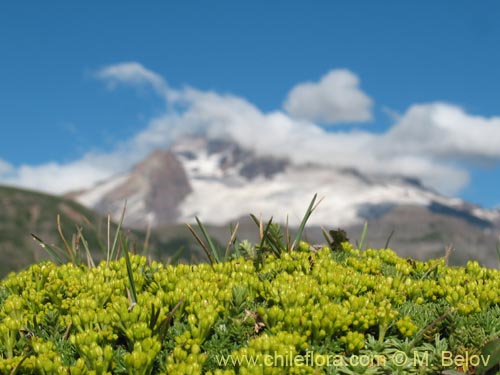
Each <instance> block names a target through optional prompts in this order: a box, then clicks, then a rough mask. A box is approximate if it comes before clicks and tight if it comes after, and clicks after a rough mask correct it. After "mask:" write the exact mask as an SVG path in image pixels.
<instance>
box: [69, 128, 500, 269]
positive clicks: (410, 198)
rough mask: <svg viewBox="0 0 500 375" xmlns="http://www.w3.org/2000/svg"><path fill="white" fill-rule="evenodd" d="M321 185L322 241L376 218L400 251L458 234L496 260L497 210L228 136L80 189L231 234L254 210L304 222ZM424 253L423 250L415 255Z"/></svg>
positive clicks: (131, 214)
mask: <svg viewBox="0 0 500 375" xmlns="http://www.w3.org/2000/svg"><path fill="white" fill-rule="evenodd" d="M159 176H160V177H161V178H160V177H159ZM315 193H317V194H318V196H319V197H323V198H324V199H323V200H322V202H321V204H320V205H319V206H318V208H317V210H316V211H315V212H314V213H313V215H312V216H311V217H310V220H309V223H308V224H309V228H310V229H309V232H310V233H316V235H315V240H317V241H321V240H322V236H321V233H320V231H319V229H318V228H320V227H321V226H324V227H327V228H337V227H342V228H347V229H349V231H350V232H352V233H353V234H357V233H359V231H360V228H361V227H362V225H363V223H364V222H365V221H368V222H369V223H370V228H371V233H372V236H373V237H372V238H373V239H374V244H377V245H378V246H383V245H384V244H385V240H386V239H387V236H389V234H390V233H391V231H392V230H395V233H396V234H395V235H394V236H393V241H394V242H393V244H401V245H402V246H403V248H402V249H401V252H402V253H405V252H406V251H408V252H409V254H408V255H413V256H416V257H417V258H426V257H429V256H431V255H432V256H436V254H438V253H439V254H441V253H442V251H444V247H445V246H446V245H448V243H449V242H454V243H455V245H456V246H457V247H464V248H465V247H466V248H467V249H466V250H464V253H463V254H461V255H460V257H459V258H460V259H461V260H464V259H467V258H469V257H471V256H473V257H474V253H475V254H476V256H475V258H477V259H483V258H484V259H488V260H487V262H488V263H489V264H492V263H493V261H494V258H492V257H491V256H490V255H488V256H484V257H483V255H482V254H485V253H486V252H487V251H488V252H490V253H491V254H493V256H494V243H495V240H496V238H497V237H496V236H497V235H498V231H499V228H500V211H498V210H496V211H495V210H485V209H482V208H480V207H477V206H474V205H471V204H468V203H466V202H464V201H462V200H460V199H456V198H449V197H444V196H442V195H440V194H438V193H436V192H434V191H432V190H429V189H427V188H425V187H424V186H422V185H421V184H420V183H419V182H418V181H415V180H413V179H409V178H406V177H403V176H381V175H366V174H362V173H360V172H359V171H356V170H352V169H339V168H334V167H332V166H325V165H320V164H307V165H298V164H293V163H291V162H290V161H289V160H286V159H280V158H276V157H274V156H265V155H256V154H255V153H253V152H252V151H249V150H246V149H244V148H242V147H241V146H239V145H238V144H236V143H234V142H230V141H225V140H217V139H216V140H209V139H206V138H202V137H193V138H185V139H181V140H179V141H178V142H177V143H175V144H173V145H172V147H171V148H170V149H169V150H168V151H157V152H155V153H154V154H152V155H151V156H150V157H148V158H147V159H146V160H144V161H143V162H141V163H140V164H139V165H138V166H136V167H135V168H133V170H131V171H130V172H129V173H126V174H123V175H121V176H116V177H114V178H111V179H110V180H108V181H105V182H103V183H102V184H101V185H99V186H97V187H95V188H94V189H90V190H88V191H86V192H82V193H79V194H76V195H75V196H74V197H75V199H76V200H77V201H79V202H80V203H82V204H84V205H86V206H88V207H91V208H93V209H96V210H98V211H100V212H102V213H106V212H108V211H110V212H111V213H112V214H113V216H114V217H115V218H117V217H118V216H119V215H120V213H121V207H122V205H123V202H124V200H125V199H126V200H128V202H129V206H130V207H131V209H130V210H129V211H128V218H127V219H126V224H127V225H129V226H132V227H136V228H144V227H145V226H146V225H148V224H151V225H152V227H153V228H165V227H166V226H168V225H170V224H173V223H182V222H193V221H194V218H195V217H196V216H197V217H200V219H201V220H202V221H203V222H204V223H206V224H211V225H213V226H214V228H215V231H216V232H223V233H226V232H227V230H226V229H224V230H221V231H219V230H218V229H217V228H218V227H221V228H227V224H228V223H229V222H233V223H234V222H236V221H239V220H241V218H242V217H247V216H248V214H249V213H254V214H256V215H262V216H263V217H264V218H269V217H271V216H273V218H274V221H275V222H280V223H285V222H287V220H288V222H289V224H290V226H292V227H293V226H298V224H299V223H300V221H301V219H302V216H303V214H304V211H305V209H306V206H307V204H308V202H309V200H310V199H311V198H312V196H313V195H314V194H315ZM314 227H315V228H316V230H314V229H313V228H314ZM242 229H243V227H242ZM375 232H376V233H377V234H374V233H375ZM216 237H217V236H216ZM471 238H475V239H476V240H471ZM225 240H227V239H225ZM418 251H419V252H420V254H415V252H418ZM478 254H479V255H478ZM420 255H422V256H420ZM457 259H458V258H457Z"/></svg>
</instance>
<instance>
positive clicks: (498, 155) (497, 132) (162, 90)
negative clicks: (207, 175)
mask: <svg viewBox="0 0 500 375" xmlns="http://www.w3.org/2000/svg"><path fill="white" fill-rule="evenodd" d="M96 77H97V78H98V79H101V80H103V81H104V82H105V83H107V84H108V85H111V86H112V87H116V86H117V85H118V84H127V85H131V86H140V85H141V86H144V85H146V86H149V87H151V88H152V89H153V90H154V91H155V92H156V93H157V94H158V95H160V96H161V97H162V98H164V99H165V101H166V103H167V105H166V109H165V112H164V113H163V114H162V115H161V116H159V117H156V118H153V119H151V121H150V123H149V125H148V126H147V128H146V129H144V130H142V131H141V132H139V133H138V134H136V135H135V136H134V137H132V138H131V139H128V140H122V141H121V142H120V143H119V144H118V145H117V147H116V148H115V149H114V150H113V151H111V152H108V153H89V154H87V155H85V156H84V157H83V158H82V159H81V160H77V161H74V162H73V163H68V164H57V163H51V164H45V165H41V166H20V167H18V168H13V167H11V166H9V165H8V164H7V163H5V162H4V163H3V164H2V162H0V176H1V177H0V180H2V181H3V182H7V183H11V184H15V185H20V186H25V187H29V188H36V189H42V190H45V191H49V192H53V193H63V192H67V191H70V190H78V189H81V188H86V187H89V186H91V185H93V184H95V183H96V182H98V181H100V180H102V179H105V178H107V177H110V176H111V175H113V174H116V173H119V172H121V171H124V170H126V169H128V168H130V167H131V166H132V165H133V164H134V163H137V162H138V161H140V160H141V159H142V158H144V157H145V156H146V155H147V154H148V153H150V152H152V151H153V150H154V149H156V148H166V147H168V146H169V145H170V144H171V143H172V142H174V141H175V140H176V139H178V138H179V137H182V136H186V135H189V134H194V133H196V134H204V135H206V136H208V137H224V138H227V139H231V140H234V141H236V142H238V143H240V144H241V145H242V146H245V147H248V148H250V149H253V150H255V151H256V152H257V153H259V154H267V155H269V154H272V155H277V156H284V157H288V158H290V159H292V160H293V161H295V162H300V163H306V162H314V163H321V164H324V165H329V166H332V167H338V168H356V169H358V170H360V171H361V172H364V173H376V174H398V175H403V176H407V177H411V178H417V179H419V180H421V181H422V182H423V183H424V184H425V185H427V186H428V187H431V188H434V189H436V190H438V191H440V192H441V193H444V194H449V195H453V194H456V193H457V192H459V191H460V189H462V188H464V187H465V186H466V185H467V184H468V182H469V173H468V171H467V169H465V168H464V167H461V165H464V163H463V162H464V161H466V162H474V161H477V160H485V159H486V160H489V161H491V162H498V161H499V160H500V148H499V147H498V146H497V142H496V140H498V139H500V117H490V118H486V117H481V116H473V115H470V114H468V113H466V112H465V111H464V110H463V109H462V108H460V107H459V106H456V105H453V104H449V103H444V102H434V103H425V104H416V105H413V106H411V107H409V108H408V109H407V111H406V112H405V113H403V114H401V115H400V116H399V117H397V118H394V124H393V126H392V127H390V128H389V129H388V130H387V131H386V132H385V133H381V134H380V133H373V132H370V131H369V130H364V131H360V130H356V131H345V130H344V131H342V132H340V131H328V130H325V128H324V127H323V126H321V125H319V124H318V122H320V123H322V122H328V123H335V122H349V121H350V122H353V121H357V122H364V121H369V120H370V119H371V118H372V113H371V107H372V103H373V101H372V99H370V97H369V96H368V95H366V94H365V93H364V92H363V91H362V90H361V89H360V87H359V79H358V78H357V77H356V75H354V73H352V72H350V71H348V70H345V69H343V70H333V71H331V72H329V73H328V74H326V75H325V76H324V77H323V78H322V79H321V80H320V81H319V82H317V83H306V84H299V85H297V86H295V87H294V88H293V89H292V90H291V91H290V93H289V94H288V96H287V98H286V100H285V104H284V108H283V109H277V110H275V111H272V112H263V111H261V110H260V109H259V108H257V107H256V106H254V105H253V104H252V103H250V102H248V101H247V100H245V99H244V98H241V97H238V96H235V95H227V94H226V95H222V94H219V93H216V92H206V91H200V90H197V89H195V88H191V87H183V88H182V89H174V88H172V87H170V86H169V85H168V84H167V82H166V81H165V80H164V79H163V78H162V77H161V76H159V75H158V74H156V73H154V72H152V71H150V70H148V69H146V68H145V67H143V66H142V65H140V64H138V63H123V64H117V65H112V66H108V67H105V68H103V69H101V70H100V71H98V72H97V74H96ZM367 129H369V127H368V128H367ZM330 130H335V129H334V128H333V129H330Z"/></svg>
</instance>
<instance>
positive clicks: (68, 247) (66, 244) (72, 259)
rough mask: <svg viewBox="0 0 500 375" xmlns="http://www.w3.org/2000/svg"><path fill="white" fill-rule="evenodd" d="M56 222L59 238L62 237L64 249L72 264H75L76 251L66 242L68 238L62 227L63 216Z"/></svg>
mask: <svg viewBox="0 0 500 375" xmlns="http://www.w3.org/2000/svg"><path fill="white" fill-rule="evenodd" d="M56 220H57V231H58V232H59V237H61V240H62V241H63V244H64V247H65V248H66V251H67V252H68V255H69V258H70V260H71V263H73V264H75V251H74V249H72V248H71V246H69V243H68V241H66V237H64V233H63V231H62V226H61V215H59V214H58V215H57V219H56Z"/></svg>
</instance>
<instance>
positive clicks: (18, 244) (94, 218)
mask: <svg viewBox="0 0 500 375" xmlns="http://www.w3.org/2000/svg"><path fill="white" fill-rule="evenodd" d="M57 215H60V218H61V227H62V228H63V233H64V235H65V237H66V239H67V240H68V242H70V241H71V238H72V236H73V234H75V233H76V232H77V230H76V226H81V227H82V228H83V233H84V236H85V239H86V240H87V241H88V243H89V247H90V249H91V251H92V253H93V254H94V258H96V259H99V258H100V257H101V256H102V254H103V252H102V251H101V246H102V244H103V242H106V237H107V236H106V232H107V230H106V228H107V220H106V218H105V217H103V216H101V215H99V214H97V213H95V212H93V211H91V210H89V209H87V208H85V207H83V206H82V205H80V204H78V203H76V202H74V201H72V200H70V199H66V198H62V197H57V196H53V195H49V194H44V193H40V192H34V191H28V190H23V189H18V188H12V187H5V186H0V256H1V258H2V262H1V263H0V277H3V276H5V275H6V274H7V273H9V272H11V271H19V270H21V269H23V268H25V267H27V266H28V265H30V264H33V263H37V262H39V261H41V260H44V259H48V258H49V255H48V253H47V252H46V251H45V250H44V249H43V248H42V247H41V246H40V244H39V243H38V242H36V241H35V240H34V239H33V238H32V236H31V233H33V234H35V235H36V236H38V237H39V238H41V239H43V241H44V242H46V243H48V244H56V245H57V246H59V247H63V242H62V240H61V238H60V236H59V233H58V228H57ZM111 229H112V230H111V232H112V233H114V229H116V224H114V223H113V224H112V226H111ZM129 237H130V239H131V241H132V242H133V245H134V244H135V247H136V248H137V249H138V252H140V251H142V250H143V245H144V240H145V238H146V235H145V233H143V232H141V231H136V230H134V231H132V232H130V233H129ZM99 240H100V241H99ZM180 249H184V251H183V252H182V254H180V255H181V259H184V260H188V261H193V260H198V261H199V260H200V259H203V255H202V254H201V249H200V248H199V246H195V245H194V243H193V239H192V237H191V236H190V235H189V233H188V231H187V229H186V228H185V227H184V228H182V227H180V226H179V227H175V228H172V229H170V230H169V232H168V234H165V233H158V234H153V235H152V236H151V238H150V241H149V250H148V255H151V256H152V257H153V258H156V259H159V260H162V261H168V259H169V258H171V257H174V256H177V254H178V253H179V250H180Z"/></svg>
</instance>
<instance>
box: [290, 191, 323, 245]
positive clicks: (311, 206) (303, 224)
mask: <svg viewBox="0 0 500 375" xmlns="http://www.w3.org/2000/svg"><path fill="white" fill-rule="evenodd" d="M317 197H318V194H314V197H313V199H312V200H311V203H309V207H307V210H306V213H305V214H304V217H303V218H302V222H301V223H300V226H299V229H298V231H297V235H296V236H295V239H294V240H293V242H292V247H291V250H292V251H293V250H294V249H295V246H297V244H298V243H299V242H300V239H301V238H302V232H304V228H305V227H306V223H307V221H308V220H309V217H310V216H311V214H312V212H313V211H314V210H315V209H316V207H318V204H320V202H321V200H322V199H320V200H319V202H318V204H316V205H314V202H316V198H317Z"/></svg>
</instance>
